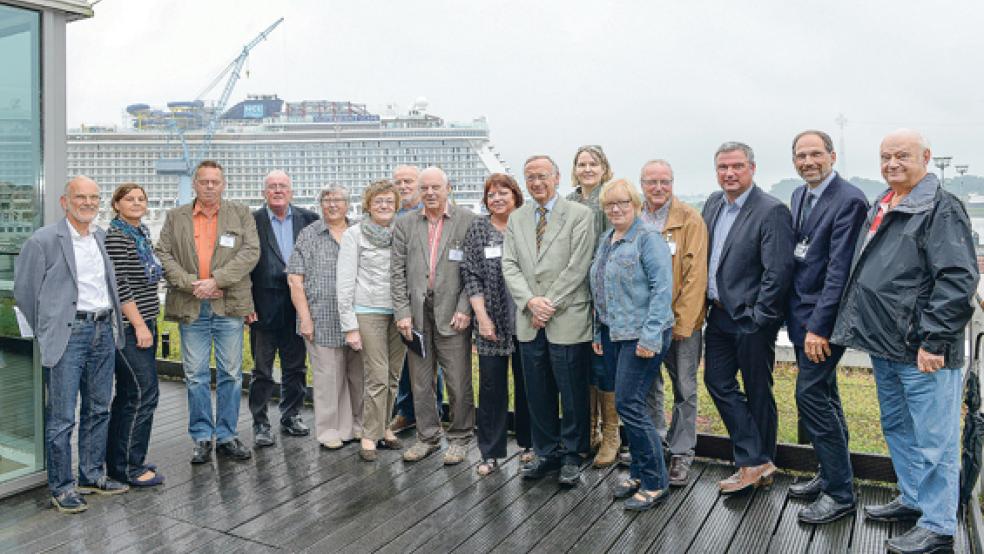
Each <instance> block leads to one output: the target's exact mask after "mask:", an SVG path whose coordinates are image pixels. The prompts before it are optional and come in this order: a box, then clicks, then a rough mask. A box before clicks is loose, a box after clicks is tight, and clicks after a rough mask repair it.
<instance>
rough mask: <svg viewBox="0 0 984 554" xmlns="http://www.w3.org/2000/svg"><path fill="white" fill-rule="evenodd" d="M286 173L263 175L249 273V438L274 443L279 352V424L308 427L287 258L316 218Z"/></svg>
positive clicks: (297, 432)
mask: <svg viewBox="0 0 984 554" xmlns="http://www.w3.org/2000/svg"><path fill="white" fill-rule="evenodd" d="M290 185H291V183H290V177H289V176H288V175H287V174H286V173H284V172H283V171H280V170H274V171H271V172H270V173H269V174H268V175H267V176H266V179H265V180H264V189H263V197H264V198H265V199H266V205H264V206H263V207H262V208H260V209H259V210H256V211H255V212H253V217H254V218H255V219H256V232H257V234H258V235H259V238H260V261H259V262H258V263H257V264H256V267H255V268H254V269H253V272H252V273H251V274H250V277H252V280H253V304H254V306H255V307H256V312H254V313H252V314H250V315H249V316H247V317H246V323H248V324H249V343H250V347H251V348H252V353H253V362H254V364H255V365H254V366H253V378H252V380H251V381H250V385H249V411H250V413H252V414H253V439H254V442H255V444H256V446H257V447H264V446H272V445H273V444H274V439H273V433H272V432H271V430H270V420H269V418H268V417H267V403H268V402H269V400H270V394H271V392H272V391H273V386H274V384H275V383H274V381H273V359H274V356H275V355H276V354H277V352H279V353H280V370H281V378H280V381H281V384H280V428H281V431H283V432H284V433H286V434H288V435H294V436H303V435H307V434H308V433H309V432H310V429H308V427H307V426H306V425H305V424H304V422H303V421H302V420H301V416H300V414H299V413H298V412H299V411H300V409H301V405H302V404H303V403H304V393H305V390H306V382H305V381H306V377H307V368H306V366H305V365H304V358H305V354H306V352H305V349H304V339H302V338H301V336H300V335H298V334H297V333H296V332H295V330H294V325H295V319H296V317H297V314H296V312H295V311H294V305H293V304H292V303H291V301H290V289H288V287H287V275H286V274H285V273H284V268H285V267H286V264H287V261H288V260H289V259H290V255H291V253H292V252H293V251H294V241H295V240H296V239H297V235H298V234H299V233H300V232H301V229H303V228H304V227H306V226H308V225H309V224H311V223H312V222H313V221H315V220H316V219H318V216H317V214H315V213H314V212H312V211H310V210H305V209H304V208H301V207H298V206H294V205H292V204H291V203H290V201H291V199H292V197H293V192H292V191H291V186H290Z"/></svg>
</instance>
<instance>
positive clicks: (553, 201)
mask: <svg viewBox="0 0 984 554" xmlns="http://www.w3.org/2000/svg"><path fill="white" fill-rule="evenodd" d="M555 204H557V193H554V195H553V198H551V199H550V200H548V201H547V204H546V205H545V206H543V208H545V209H546V210H547V212H548V213H549V212H552V211H553V209H554V205H555ZM536 207H537V208H539V207H540V204H539V202H538V203H537V204H536Z"/></svg>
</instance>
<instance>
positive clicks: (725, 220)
mask: <svg viewBox="0 0 984 554" xmlns="http://www.w3.org/2000/svg"><path fill="white" fill-rule="evenodd" d="M754 186H755V184H754V183H753V184H752V186H751V187H748V190H746V191H745V192H743V193H741V196H739V197H738V198H736V199H735V201H734V202H731V201H729V200H728V197H727V195H725V197H724V207H723V208H721V212H720V213H719V214H718V218H717V221H715V222H714V241H713V242H712V243H711V260H710V261H709V262H708V263H707V297H708V298H710V299H711V300H720V297H719V296H718V288H717V270H718V265H719V264H720V263H721V252H722V251H723V250H724V241H725V240H727V238H728V233H729V232H731V226H732V225H734V224H735V220H736V219H738V212H740V211H741V207H742V206H744V205H745V200H748V193H750V192H751V191H752V187H754Z"/></svg>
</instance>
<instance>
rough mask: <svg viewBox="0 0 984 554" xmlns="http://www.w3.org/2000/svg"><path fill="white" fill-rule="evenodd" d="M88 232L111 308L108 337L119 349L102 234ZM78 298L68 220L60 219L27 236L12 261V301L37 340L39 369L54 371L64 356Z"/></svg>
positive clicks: (115, 299)
mask: <svg viewBox="0 0 984 554" xmlns="http://www.w3.org/2000/svg"><path fill="white" fill-rule="evenodd" d="M91 229H92V233H93V234H94V235H95V237H96V242H97V243H98V244H99V251H100V252H101V253H102V258H103V266H104V267H105V269H106V287H107V288H108V289H109V298H110V301H111V302H112V304H113V319H112V322H113V338H114V339H115V340H116V348H118V349H122V348H123V342H124V341H123V336H122V334H121V333H122V330H123V314H122V312H121V311H120V298H119V296H118V295H117V293H116V276H115V274H114V273H113V264H112V262H111V261H110V259H109V255H108V254H106V245H105V243H106V233H105V231H103V230H102V229H99V228H98V227H95V226H92V227H91ZM78 299H79V287H78V274H77V271H76V269H75V249H74V248H73V247H72V234H71V232H70V231H69V230H68V220H67V219H62V220H60V221H58V222H56V223H53V224H51V225H46V226H44V227H42V228H40V229H38V230H37V231H36V232H35V233H34V234H33V235H31V237H30V238H29V239H27V241H25V242H24V246H23V248H21V252H20V256H18V257H17V260H16V262H15V263H14V302H15V303H16V304H17V307H18V308H20V310H21V312H23V313H24V317H25V318H26V319H27V322H28V324H30V325H31V329H32V330H33V331H34V336H35V337H37V339H38V345H39V346H40V349H41V365H42V366H44V367H54V366H55V365H57V364H58V362H59V361H60V360H61V358H62V355H63V354H64V353H65V347H66V346H68V339H69V337H71V335H72V322H73V321H75V312H76V308H75V306H76V303H77V302H78Z"/></svg>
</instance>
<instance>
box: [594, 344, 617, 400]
mask: <svg viewBox="0 0 984 554" xmlns="http://www.w3.org/2000/svg"><path fill="white" fill-rule="evenodd" d="M591 386H593V387H597V389H598V390H600V391H602V392H615V368H614V367H613V368H610V369H609V367H608V364H606V363H605V357H604V356H599V355H597V354H595V353H594V352H591Z"/></svg>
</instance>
